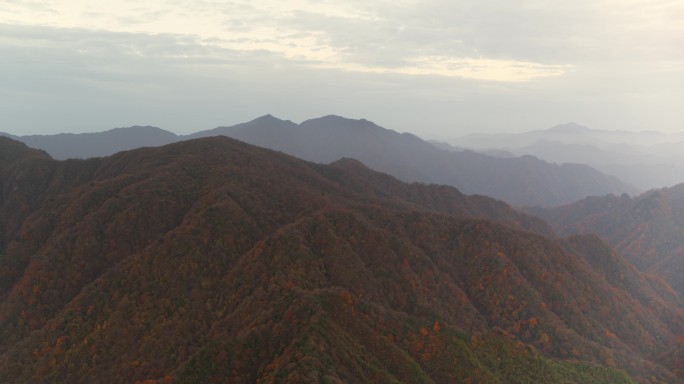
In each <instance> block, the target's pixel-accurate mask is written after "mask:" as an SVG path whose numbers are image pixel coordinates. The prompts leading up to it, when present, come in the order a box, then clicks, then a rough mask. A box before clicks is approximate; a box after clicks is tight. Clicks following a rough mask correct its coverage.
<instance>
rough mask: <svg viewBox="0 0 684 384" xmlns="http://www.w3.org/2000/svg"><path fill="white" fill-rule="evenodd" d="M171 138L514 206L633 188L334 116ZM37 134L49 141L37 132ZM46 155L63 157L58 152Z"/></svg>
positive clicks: (591, 173) (585, 170) (167, 138)
mask: <svg viewBox="0 0 684 384" xmlns="http://www.w3.org/2000/svg"><path fill="white" fill-rule="evenodd" d="M133 131H134V130H129V131H128V132H133ZM121 132H123V131H121ZM164 132H165V131H164ZM88 135H90V136H88ZM172 135H173V134H171V133H168V132H167V133H164V134H159V135H158V136H159V137H158V140H161V141H160V142H159V144H167V143H168V142H175V141H181V140H187V139H193V138H199V137H208V136H215V135H225V136H230V137H233V138H237V139H239V140H242V141H245V142H248V143H251V144H255V145H258V146H262V147H267V148H271V149H275V150H279V151H282V152H285V153H288V154H290V155H293V156H296V157H299V158H302V159H304V160H308V161H313V162H319V163H330V162H333V161H335V160H338V159H340V158H342V157H353V158H356V159H358V160H361V161H362V162H363V163H364V164H366V165H368V166H370V167H371V168H372V169H375V170H378V171H381V172H386V173H389V174H391V175H393V176H396V177H398V178H400V179H402V180H404V181H410V182H414V181H418V182H424V183H437V184H448V185H452V186H455V187H457V188H459V189H460V190H462V191H463V192H464V193H467V194H482V195H488V196H492V197H495V198H498V199H502V200H505V201H507V202H509V203H510V204H513V205H515V206H527V205H530V206H533V205H542V206H555V205H560V204H563V203H568V202H571V201H575V200H578V199H581V198H583V197H585V196H588V195H602V194H606V193H623V192H627V193H635V192H636V190H635V189H634V188H633V187H630V186H628V185H626V184H624V183H623V182H621V181H620V180H618V179H617V178H614V177H610V176H606V175H604V174H601V173H600V172H598V171H596V170H594V169H592V168H590V167H587V166H583V165H573V166H564V165H561V166H558V165H555V164H550V163H546V162H544V161H541V160H538V159H529V158H527V159H521V158H512V159H500V158H497V157H493V156H488V155H481V154H476V153H474V152H470V151H457V152H454V151H446V150H441V149H438V148H437V147H436V146H435V145H433V144H431V143H428V142H426V141H423V140H422V139H420V138H419V137H417V136H415V135H413V134H409V133H398V132H395V131H392V130H389V129H386V128H383V127H380V126H379V125H377V124H375V123H373V122H370V121H368V120H365V119H360V120H355V119H348V118H344V117H341V116H336V115H328V116H323V117H320V118H315V119H309V120H306V121H304V122H302V123H301V124H295V123H293V122H291V121H289V120H281V119H278V118H276V117H274V116H272V115H264V116H262V117H259V118H257V119H254V120H252V121H250V122H246V123H241V124H237V125H234V126H230V127H218V128H215V129H211V130H207V131H200V132H197V133H194V134H190V135H186V136H172ZM105 136H107V137H110V138H109V139H101V140H99V141H100V144H96V143H93V142H94V141H96V140H95V138H96V137H97V135H96V134H84V136H70V140H71V141H70V142H69V146H68V148H70V149H69V150H68V151H72V153H78V152H76V151H77V150H83V149H82V148H86V149H87V150H88V151H89V152H87V153H88V154H89V155H95V152H96V150H97V148H98V145H101V144H103V145H106V146H111V145H113V144H110V143H114V144H116V141H114V140H113V139H111V136H113V134H112V133H111V132H109V133H107V134H106V135H105ZM43 139H45V140H47V139H49V138H46V137H41V140H43ZM76 139H78V140H76ZM81 139H83V140H85V139H88V140H90V144H88V145H85V144H84V143H83V142H81V141H79V140H81ZM34 140H38V138H34ZM154 140H157V139H153V138H150V137H148V138H147V141H146V140H142V139H131V140H129V142H130V143H134V145H131V147H137V146H145V145H149V146H154V143H153V141H154ZM35 146H36V147H39V148H44V147H45V146H41V145H37V144H36V145H35ZM77 148H81V149H77ZM115 149H118V150H122V149H125V148H123V146H122V145H118V146H116V145H115V146H114V147H112V148H110V149H108V150H107V151H104V150H100V153H97V155H100V156H101V155H109V154H112V153H113V152H115ZM127 149H131V148H127ZM68 151H67V152H68ZM52 152H55V153H56V151H52ZM52 152H51V153H52ZM53 156H55V157H56V158H58V159H59V158H63V157H64V151H62V152H60V155H54V154H53Z"/></svg>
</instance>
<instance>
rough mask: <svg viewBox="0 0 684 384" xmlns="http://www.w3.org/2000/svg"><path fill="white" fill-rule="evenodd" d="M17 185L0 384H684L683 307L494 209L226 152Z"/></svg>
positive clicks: (588, 251)
mask: <svg viewBox="0 0 684 384" xmlns="http://www.w3.org/2000/svg"><path fill="white" fill-rule="evenodd" d="M0 183H1V188H0V190H1V191H2V193H1V195H0V196H1V199H0V276H1V278H0V284H1V285H0V381H1V382H8V383H10V382H39V383H58V382H69V383H81V382H111V383H118V382H121V383H124V382H125V383H133V382H140V383H143V382H146V383H196V382H226V381H227V382H234V383H255V382H259V383H277V382H288V383H295V382H303V383H309V382H311V383H313V382H316V383H320V382H330V383H341V382H368V383H373V382H374V383H450V382H453V383H502V384H503V383H527V382H535V383H635V382H638V383H681V382H684V371H683V370H682V357H684V340H683V339H682V335H683V334H684V300H683V298H682V296H681V295H680V294H678V293H677V292H675V291H673V290H672V289H671V288H670V286H669V285H667V284H666V283H665V282H663V281H662V280H659V279H657V278H655V277H652V276H650V275H648V274H645V273H643V272H640V271H639V270H637V269H636V268H635V267H633V266H632V265H631V264H629V263H628V262H627V261H626V260H625V259H623V258H622V256H621V255H620V254H619V253H618V252H615V251H614V250H612V249H611V248H610V247H609V246H608V245H607V244H606V243H604V242H603V241H602V240H601V239H599V238H598V237H596V236H593V235H574V236H571V237H567V238H557V237H556V235H555V234H554V232H553V230H552V229H551V227H550V226H549V225H548V224H547V223H545V222H544V221H542V220H541V219H538V218H536V217H533V216H529V215H526V214H524V213H520V212H518V211H515V210H513V209H512V208H511V207H510V206H509V205H507V204H505V203H503V202H500V201H496V200H493V199H491V198H487V197H483V196H467V195H464V194H462V193H461V192H459V191H458V190H457V189H455V188H453V187H449V186H439V185H425V184H417V183H412V184H407V183H404V182H401V181H399V180H398V179H395V178H394V177H391V176H389V175H386V174H382V173H377V172H375V171H372V170H370V169H369V168H367V167H366V166H364V165H363V164H362V163H360V162H359V161H357V160H353V159H349V158H345V159H340V160H337V161H334V162H332V163H330V164H327V165H326V164H320V163H312V162H307V161H304V160H301V159H298V158H295V157H291V156H289V155H286V154H283V153H280V152H276V151H272V150H268V149H263V148H259V147H255V146H252V145H249V144H246V143H244V142H240V141H237V140H234V139H230V138H226V137H209V138H198V139H192V140H187V141H183V142H178V143H172V144H169V145H165V146H162V147H158V148H141V149H136V150H130V151H125V152H120V153H117V154H114V155H112V156H106V157H98V158H91V159H86V160H80V159H71V160H64V161H58V160H53V159H52V158H51V157H50V156H49V155H48V154H47V153H45V152H43V151H38V150H34V149H31V148H28V147H27V146H25V145H24V144H22V143H19V142H17V141H14V140H11V139H8V138H0Z"/></svg>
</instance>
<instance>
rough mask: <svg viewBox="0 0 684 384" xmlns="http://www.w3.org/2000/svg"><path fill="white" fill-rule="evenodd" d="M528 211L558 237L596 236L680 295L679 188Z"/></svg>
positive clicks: (683, 269) (683, 286) (683, 252)
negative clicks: (541, 220)
mask: <svg viewBox="0 0 684 384" xmlns="http://www.w3.org/2000/svg"><path fill="white" fill-rule="evenodd" d="M530 211H531V212H532V213H535V214H537V215H538V216H540V217H542V218H544V219H546V220H548V221H549V222H550V223H552V224H553V225H554V227H555V228H556V230H557V231H558V232H559V233H561V234H564V235H569V234H576V233H579V234H586V233H595V234H598V235H599V236H601V237H602V238H603V239H605V240H606V241H607V242H608V243H609V244H611V245H612V246H614V247H615V248H616V249H617V250H618V251H619V252H620V253H621V254H622V255H624V256H625V257H626V258H627V259H628V260H629V261H631V262H632V263H634V265H636V266H637V267H638V268H639V269H641V270H643V271H648V272H651V273H653V274H656V275H658V276H662V277H663V278H664V279H665V280H667V281H668V282H669V283H670V284H671V285H672V286H673V287H674V288H675V289H676V290H677V291H679V293H680V294H684V184H680V185H677V186H674V187H671V188H664V189H660V190H653V191H649V192H646V193H644V194H642V195H640V196H637V197H634V198H630V197H628V196H621V197H618V196H613V195H609V196H602V197H591V198H587V199H584V200H581V201H578V202H576V203H572V204H569V205H566V206H562V207H558V208H553V209H546V210H542V209H536V210H530Z"/></svg>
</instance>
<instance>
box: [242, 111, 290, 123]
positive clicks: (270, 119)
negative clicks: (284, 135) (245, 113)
mask: <svg viewBox="0 0 684 384" xmlns="http://www.w3.org/2000/svg"><path fill="white" fill-rule="evenodd" d="M286 121H289V120H281V119H279V118H277V117H275V116H273V115H271V114H270V113H269V114H266V115H263V116H261V117H257V118H256V119H254V120H252V121H250V123H270V122H278V123H284V122H286Z"/></svg>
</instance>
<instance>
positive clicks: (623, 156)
mask: <svg viewBox="0 0 684 384" xmlns="http://www.w3.org/2000/svg"><path fill="white" fill-rule="evenodd" d="M452 144H454V145H456V146H457V147H459V148H462V149H463V148H471V149H473V150H477V151H483V152H485V153H489V154H494V155H497V154H499V156H504V157H509V156H524V155H532V156H536V157H538V158H539V159H543V160H546V161H549V162H552V163H559V164H561V163H579V164H586V165H589V166H591V167H593V168H595V169H597V170H599V171H601V172H603V173H605V174H608V175H613V176H616V177H617V178H619V179H620V180H623V181H624V182H626V183H628V184H630V185H633V186H635V187H637V188H639V189H640V190H642V191H647V190H650V189H654V188H662V187H668V186H673V185H676V184H679V183H682V182H684V176H682V175H684V155H682V151H681V148H682V147H683V146H684V134H679V133H671V134H664V133H659V132H653V131H644V132H625V131H606V130H598V129H592V128H588V127H584V126H582V125H579V124H576V123H569V124H563V125H559V126H556V127H553V128H550V129H545V130H535V131H529V132H522V133H504V134H471V135H467V136H464V137H461V138H458V139H455V140H454V141H453V143H452Z"/></svg>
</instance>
